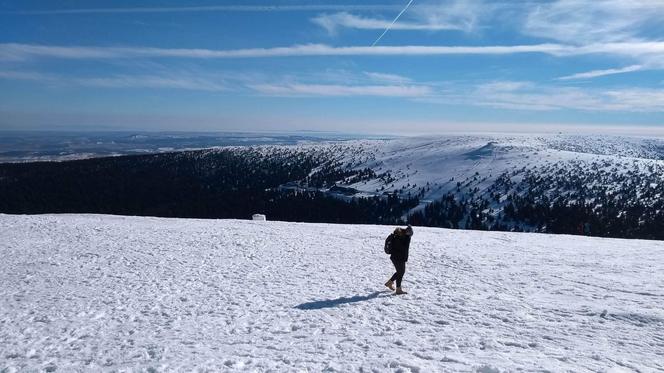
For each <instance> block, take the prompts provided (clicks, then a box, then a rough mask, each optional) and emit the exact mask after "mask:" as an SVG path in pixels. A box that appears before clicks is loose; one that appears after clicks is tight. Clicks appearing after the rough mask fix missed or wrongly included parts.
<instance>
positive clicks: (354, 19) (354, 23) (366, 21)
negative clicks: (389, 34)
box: [311, 12, 462, 34]
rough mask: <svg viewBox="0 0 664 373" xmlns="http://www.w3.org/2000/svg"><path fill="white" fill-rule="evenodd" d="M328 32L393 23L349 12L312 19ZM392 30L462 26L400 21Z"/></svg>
mask: <svg viewBox="0 0 664 373" xmlns="http://www.w3.org/2000/svg"><path fill="white" fill-rule="evenodd" d="M311 21H312V22H313V23H315V24H317V25H318V26H320V27H322V28H324V29H325V30H326V31H327V32H328V33H330V34H335V33H336V32H337V31H338V29H339V28H353V29H361V30H386V29H387V28H388V27H390V25H391V24H392V21H391V20H387V19H379V18H370V17H363V16H358V15H354V14H350V13H347V12H340V13H334V14H322V15H319V16H317V17H314V18H312V19H311ZM390 28H391V29H392V30H415V31H440V30H461V29H462V26H460V25H456V24H451V23H450V24H446V23H416V22H409V21H405V22H399V23H395V24H394V25H392V26H391V27H390Z"/></svg>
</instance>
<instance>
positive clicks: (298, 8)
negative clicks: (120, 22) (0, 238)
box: [0, 4, 401, 15]
mask: <svg viewBox="0 0 664 373" xmlns="http://www.w3.org/2000/svg"><path fill="white" fill-rule="evenodd" d="M399 9H401V8H400V6H399V5H394V4H373V5H356V4H309V5H213V6H180V7H131V8H76V9H74V8H72V9H44V10H15V11H0V14H15V15H40V14H43V15H56V14H109V13H110V14H112V13H179V12H324V11H389V10H399Z"/></svg>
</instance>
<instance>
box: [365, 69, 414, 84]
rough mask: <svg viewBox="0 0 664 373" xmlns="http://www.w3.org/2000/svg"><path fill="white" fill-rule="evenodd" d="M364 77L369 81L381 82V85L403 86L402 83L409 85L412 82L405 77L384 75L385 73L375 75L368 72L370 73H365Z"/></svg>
mask: <svg viewBox="0 0 664 373" xmlns="http://www.w3.org/2000/svg"><path fill="white" fill-rule="evenodd" d="M364 75H365V76H367V77H368V78H369V79H371V80H374V81H377V82H383V83H397V84H404V83H410V82H412V81H413V80H412V79H410V78H408V77H405V76H403V75H398V74H386V73H377V72H370V71H365V72H364Z"/></svg>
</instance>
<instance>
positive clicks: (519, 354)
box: [0, 215, 664, 372]
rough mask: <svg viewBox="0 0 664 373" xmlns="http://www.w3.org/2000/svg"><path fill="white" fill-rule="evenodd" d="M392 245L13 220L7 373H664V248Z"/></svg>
mask: <svg viewBox="0 0 664 373" xmlns="http://www.w3.org/2000/svg"><path fill="white" fill-rule="evenodd" d="M268 218H269V217H268ZM391 229H392V227H385V226H360V225H353V226H351V225H327V224H296V223H283V222H269V221H268V222H253V221H238V220H187V219H158V218H137V217H118V216H100V215H43V216H10V215H0V237H1V238H2V239H0V256H1V257H2V260H1V261H0V284H2V286H0V371H1V372H16V371H37V370H43V371H47V372H51V371H63V372H70V371H205V370H211V371H258V372H263V371H278V372H282V371H323V370H324V371H338V372H348V371H364V372H371V371H375V372H386V371H387V372H389V371H394V372H409V371H410V372H433V371H464V372H504V371H517V370H525V371H555V372H560V371H575V372H586V371H587V372H590V371H592V372H603V371H606V372H608V371H611V372H631V371H638V372H654V371H661V370H664V333H662V330H664V288H663V286H662V284H664V243H663V242H655V241H637V240H633V241H628V240H614V239H598V238H586V237H572V236H551V235H543V234H519V233H498V232H476V231H453V230H444V229H427V228H418V227H416V228H415V235H414V237H413V242H412V245H411V261H410V262H409V263H408V266H407V272H406V276H405V278H404V288H405V289H406V290H408V291H409V292H410V293H409V294H408V295H405V296H394V295H391V294H390V293H389V292H387V291H386V289H385V288H384V287H383V285H382V284H383V283H384V282H385V281H386V280H387V278H388V277H389V276H390V275H391V273H392V268H391V264H390V262H389V260H388V257H387V256H386V255H385V254H384V253H383V252H382V241H383V239H384V237H385V236H386V235H387V234H388V233H389V232H390V230H391Z"/></svg>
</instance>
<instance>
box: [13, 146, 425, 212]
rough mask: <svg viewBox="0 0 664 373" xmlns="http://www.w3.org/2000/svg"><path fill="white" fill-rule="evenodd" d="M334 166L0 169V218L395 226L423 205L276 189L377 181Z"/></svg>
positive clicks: (156, 158)
mask: <svg viewBox="0 0 664 373" xmlns="http://www.w3.org/2000/svg"><path fill="white" fill-rule="evenodd" d="M328 160H329V154H326V153H325V152H307V151H301V150H298V149H287V148H270V149H268V148H257V149H253V148H235V149H227V150H218V151H217V150H215V151H191V152H178V153H166V154H154V155H142V156H125V157H111V158H97V159H88V160H80V161H69V162H37V163H23V164H0V212H2V213H9V214H42V213H99V214H119V215H139V216H160V217H185V218H238V219H246V218H249V217H250V216H251V215H252V214H254V213H266V214H267V215H268V217H269V218H270V219H277V220H286V221H307V222H332V223H386V224H388V223H389V224H392V223H397V222H399V221H400V220H401V214H402V213H403V212H404V211H407V210H408V209H409V208H411V207H413V206H414V205H416V204H417V200H402V199H401V198H398V197H397V196H396V195H391V196H382V197H374V198H351V199H347V200H344V199H340V198H337V197H332V196H329V195H327V194H325V193H322V192H301V191H280V190H278V188H277V187H278V186H279V185H282V184H285V183H288V182H290V181H300V180H302V181H304V180H312V179H313V180H332V179H331V176H330V175H329V174H332V175H335V176H338V175H343V177H346V178H361V177H365V176H366V175H367V174H371V172H369V171H367V170H363V171H359V172H357V173H353V172H341V173H340V172H339V171H338V168H336V167H326V166H325V165H326V162H329V161H328ZM314 170H317V171H316V173H314V174H313V176H312V171H314ZM328 173H329V174H328ZM329 183H330V184H333V183H332V182H331V181H329Z"/></svg>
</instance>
